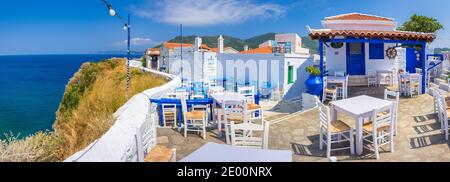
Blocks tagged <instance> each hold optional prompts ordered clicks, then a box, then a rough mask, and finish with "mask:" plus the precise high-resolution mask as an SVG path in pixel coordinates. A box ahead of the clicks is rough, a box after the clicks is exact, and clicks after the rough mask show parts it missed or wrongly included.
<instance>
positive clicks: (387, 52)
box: [386, 47, 397, 59]
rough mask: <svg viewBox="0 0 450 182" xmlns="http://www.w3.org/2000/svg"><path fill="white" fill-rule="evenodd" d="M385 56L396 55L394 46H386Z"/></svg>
mask: <svg viewBox="0 0 450 182" xmlns="http://www.w3.org/2000/svg"><path fill="white" fill-rule="evenodd" d="M386 56H387V57H388V58H389V59H394V58H395V57H397V50H395V48H393V47H391V48H388V49H387V50H386Z"/></svg>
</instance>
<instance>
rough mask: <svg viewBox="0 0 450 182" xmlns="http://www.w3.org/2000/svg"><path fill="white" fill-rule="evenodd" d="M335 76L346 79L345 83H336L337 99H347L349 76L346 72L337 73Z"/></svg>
mask: <svg viewBox="0 0 450 182" xmlns="http://www.w3.org/2000/svg"><path fill="white" fill-rule="evenodd" d="M335 76H339V77H345V82H344V83H336V84H335V85H336V99H346V98H347V85H348V75H345V72H342V73H335Z"/></svg>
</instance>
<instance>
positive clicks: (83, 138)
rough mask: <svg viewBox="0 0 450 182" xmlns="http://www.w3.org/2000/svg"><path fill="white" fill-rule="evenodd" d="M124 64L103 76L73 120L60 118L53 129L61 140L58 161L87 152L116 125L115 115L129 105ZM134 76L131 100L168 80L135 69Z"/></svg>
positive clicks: (93, 86)
mask: <svg viewBox="0 0 450 182" xmlns="http://www.w3.org/2000/svg"><path fill="white" fill-rule="evenodd" d="M123 63H124V62H120V64H119V66H117V67H114V68H113V69H104V70H105V71H102V72H100V73H99V75H97V78H96V80H95V82H94V83H93V85H92V86H91V87H90V88H89V89H88V90H87V91H86V92H85V94H84V95H83V96H82V97H81V99H80V102H79V104H78V107H77V108H76V109H75V110H74V112H73V113H72V114H71V115H72V116H71V117H68V118H58V122H57V123H56V124H55V125H54V128H55V130H56V132H57V135H58V137H59V138H60V139H61V148H60V150H58V157H59V158H61V159H64V158H66V157H68V156H70V155H72V154H73V153H75V152H76V151H79V150H81V149H83V148H85V147H86V146H87V145H89V144H90V143H92V142H93V141H94V140H95V139H98V138H99V137H100V136H101V135H103V134H104V133H105V132H106V131H107V130H108V129H109V128H110V127H111V126H112V124H114V118H113V117H112V115H113V113H114V112H115V111H116V110H117V109H119V108H120V106H122V105H123V104H124V103H125V102H126V98H125V85H126V82H125V80H126V79H125V78H126V77H125V73H126V67H125V64H123ZM131 73H132V74H131V75H132V77H131V85H130V94H129V95H130V97H131V96H133V95H135V94H136V93H139V92H142V91H144V90H146V89H149V88H152V87H157V86H160V85H162V84H164V83H165V79H163V78H161V77H157V76H155V75H152V74H147V73H143V72H142V71H140V70H136V69H133V70H132V71H131Z"/></svg>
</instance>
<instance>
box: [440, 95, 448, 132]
mask: <svg viewBox="0 0 450 182" xmlns="http://www.w3.org/2000/svg"><path fill="white" fill-rule="evenodd" d="M439 95H440V94H439ZM438 107H439V115H440V117H439V120H440V123H441V132H442V133H443V134H444V135H445V140H446V141H448V135H449V129H450V128H449V123H448V122H449V119H450V118H449V115H450V112H449V111H450V110H448V108H447V104H446V100H445V96H443V95H440V98H439V102H438Z"/></svg>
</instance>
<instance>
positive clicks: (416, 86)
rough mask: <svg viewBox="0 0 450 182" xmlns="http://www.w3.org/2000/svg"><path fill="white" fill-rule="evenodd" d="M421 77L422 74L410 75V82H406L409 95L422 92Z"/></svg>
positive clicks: (416, 94)
mask: <svg viewBox="0 0 450 182" xmlns="http://www.w3.org/2000/svg"><path fill="white" fill-rule="evenodd" d="M420 79H421V76H420V75H409V84H408V83H407V84H406V86H407V91H408V92H409V96H411V97H413V96H414V95H415V96H418V95H419V94H420V90H421V88H420V87H421V85H420Z"/></svg>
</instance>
